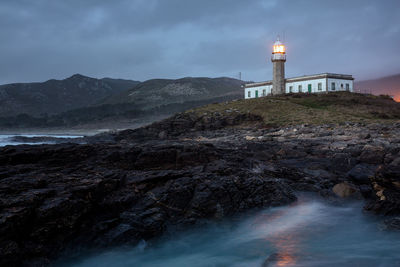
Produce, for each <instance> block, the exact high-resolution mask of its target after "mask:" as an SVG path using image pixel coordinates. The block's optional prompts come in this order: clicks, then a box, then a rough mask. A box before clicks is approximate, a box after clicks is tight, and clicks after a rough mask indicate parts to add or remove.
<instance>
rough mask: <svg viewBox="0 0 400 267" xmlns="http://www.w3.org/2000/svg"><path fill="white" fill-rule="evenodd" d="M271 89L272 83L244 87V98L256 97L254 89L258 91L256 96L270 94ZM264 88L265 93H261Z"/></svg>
mask: <svg viewBox="0 0 400 267" xmlns="http://www.w3.org/2000/svg"><path fill="white" fill-rule="evenodd" d="M271 89H272V85H262V86H257V87H250V88H245V89H244V98H245V99H248V98H255V97H256V91H257V92H258V97H263V96H267V95H270V94H271ZM264 90H265V95H264V94H263V92H264ZM249 92H250V97H249Z"/></svg>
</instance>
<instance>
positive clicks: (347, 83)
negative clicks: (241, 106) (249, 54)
mask: <svg viewBox="0 0 400 267" xmlns="http://www.w3.org/2000/svg"><path fill="white" fill-rule="evenodd" d="M271 61H272V63H273V80H272V81H266V82H260V83H250V84H246V85H245V88H244V98H246V99H248V98H256V97H263V96H268V95H279V94H284V93H323V92H337V91H349V92H353V88H354V87H353V82H354V78H353V77H352V76H351V75H346V74H334V73H322V74H315V75H306V76H301V77H295V78H289V79H285V62H286V48H285V46H284V45H283V44H282V43H281V42H280V41H279V39H278V40H277V41H276V42H275V43H274V46H273V52H272V57H271ZM274 85H275V87H276V88H273V87H274Z"/></svg>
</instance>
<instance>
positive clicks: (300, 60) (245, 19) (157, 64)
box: [0, 0, 400, 83]
mask: <svg viewBox="0 0 400 267" xmlns="http://www.w3.org/2000/svg"><path fill="white" fill-rule="evenodd" d="M399 9H400V2H399V1H397V0H392V1H389V0H383V1H369V0H355V1H350V0H348V1H342V0H339V1H329V2H328V1H320V0H303V1H290V0H279V1H278V0H276V1H266V0H254V1H253V0H249V1H232V0H230V1H228V0H219V1H216V0H203V1H189V0H186V1H185V0H168V1H167V0H133V1H132V0H130V1H128V0H114V1H106V0H104V1H99V0H86V1H81V0H80V1H78V0H69V1H53V0H35V1H29V0H13V1H11V0H3V1H1V2H0V34H1V36H2V38H1V42H0V60H1V64H0V83H9V82H23V81H43V80H47V79H50V78H65V77H67V76H69V75H72V74H74V73H82V74H84V75H89V76H93V77H104V76H109V77H118V78H128V79H136V80H146V79H151V78H158V77H164V78H177V77H183V76H209V77H217V76H235V75H237V73H238V72H239V71H241V72H242V73H243V77H244V78H245V79H247V80H256V81H257V80H258V81H260V80H266V79H270V77H271V63H270V62H269V60H268V59H269V57H270V49H271V45H272V43H273V41H274V39H275V37H276V35H277V34H281V35H283V32H284V33H285V34H284V35H285V41H286V44H287V52H288V60H287V76H297V75H304V74H311V73H320V72H339V73H350V74H354V75H355V77H356V78H357V79H367V78H374V77H379V76H383V75H385V74H392V73H398V72H400V54H399V53H398V47H400V16H398V10H399Z"/></svg>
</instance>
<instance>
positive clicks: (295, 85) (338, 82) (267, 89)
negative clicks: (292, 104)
mask: <svg viewBox="0 0 400 267" xmlns="http://www.w3.org/2000/svg"><path fill="white" fill-rule="evenodd" d="M332 83H334V84H335V88H333V86H332ZM318 84H320V86H321V87H320V88H321V89H318ZM346 84H348V85H349V90H348V91H350V92H353V91H354V86H353V80H342V79H334V78H322V79H315V80H304V81H299V82H286V84H285V91H286V93H290V87H291V86H292V91H291V92H292V93H299V85H301V87H302V90H301V92H302V93H308V92H309V91H308V86H309V85H311V93H323V92H327V91H328V92H336V91H346V90H347V89H346ZM327 85H328V88H327ZM342 85H343V87H342ZM271 90H272V84H271V85H262V86H257V87H250V88H245V90H244V98H245V99H248V98H256V92H257V93H258V96H257V97H263V96H268V95H270V94H271ZM249 92H250V96H249Z"/></svg>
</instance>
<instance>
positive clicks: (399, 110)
mask: <svg viewBox="0 0 400 267" xmlns="http://www.w3.org/2000/svg"><path fill="white" fill-rule="evenodd" d="M187 112H195V113H196V114H197V115H199V116H204V115H212V114H213V113H215V112H218V113H222V114H230V113H232V112H240V113H248V112H249V113H253V114H257V115H261V116H262V117H263V119H264V122H265V123H266V124H270V125H276V126H285V125H296V124H316V125H317V124H327V123H335V124H340V123H344V122H359V123H362V122H364V123H370V122H394V121H399V120H400V103H397V102H395V101H393V100H392V99H391V98H389V97H383V96H372V95H362V94H355V93H347V92H337V93H329V94H310V95H309V94H292V95H285V96H275V97H263V98H256V99H248V100H244V99H242V100H237V101H232V102H225V103H220V104H211V105H207V106H203V107H200V108H197V109H193V110H189V111H187Z"/></svg>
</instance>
